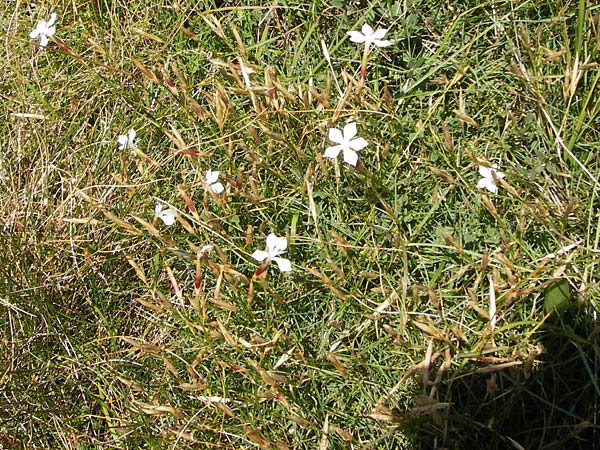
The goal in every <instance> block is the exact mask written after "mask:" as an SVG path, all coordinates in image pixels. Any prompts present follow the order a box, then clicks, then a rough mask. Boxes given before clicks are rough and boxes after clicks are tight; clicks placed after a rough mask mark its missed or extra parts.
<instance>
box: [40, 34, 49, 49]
mask: <svg viewBox="0 0 600 450" xmlns="http://www.w3.org/2000/svg"><path fill="white" fill-rule="evenodd" d="M46 45H48V36H46V35H45V34H40V47H45V46H46Z"/></svg>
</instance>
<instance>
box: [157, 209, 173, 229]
mask: <svg viewBox="0 0 600 450" xmlns="http://www.w3.org/2000/svg"><path fill="white" fill-rule="evenodd" d="M175 217H176V216H175V213H174V212H173V211H172V210H171V209H167V210H165V211H163V212H162V213H161V214H160V216H158V218H159V219H160V220H162V221H163V222H164V224H165V225H166V226H168V227H170V226H171V225H173V224H174V223H175Z"/></svg>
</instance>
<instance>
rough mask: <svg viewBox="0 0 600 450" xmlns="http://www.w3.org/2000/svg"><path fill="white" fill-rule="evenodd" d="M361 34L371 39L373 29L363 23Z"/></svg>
mask: <svg viewBox="0 0 600 450" xmlns="http://www.w3.org/2000/svg"><path fill="white" fill-rule="evenodd" d="M361 31H362V33H363V34H364V35H365V37H369V38H370V37H371V36H372V35H373V28H371V26H370V25H369V24H368V23H365V24H364V25H363V26H362V28H361Z"/></svg>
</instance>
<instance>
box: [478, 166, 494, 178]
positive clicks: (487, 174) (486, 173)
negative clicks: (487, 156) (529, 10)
mask: <svg viewBox="0 0 600 450" xmlns="http://www.w3.org/2000/svg"><path fill="white" fill-rule="evenodd" d="M479 175H481V176H482V177H484V178H492V169H490V168H489V167H486V166H479Z"/></svg>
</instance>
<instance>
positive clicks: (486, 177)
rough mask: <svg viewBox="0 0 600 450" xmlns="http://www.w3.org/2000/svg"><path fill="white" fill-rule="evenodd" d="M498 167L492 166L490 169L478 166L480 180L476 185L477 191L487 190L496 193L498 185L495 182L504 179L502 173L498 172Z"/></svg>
mask: <svg viewBox="0 0 600 450" xmlns="http://www.w3.org/2000/svg"><path fill="white" fill-rule="evenodd" d="M497 169H498V165H497V164H493V165H492V167H486V166H479V175H481V179H480V180H479V182H478V183H477V188H478V189H483V188H485V189H487V190H488V191H490V192H491V193H493V194H497V193H498V185H497V184H496V181H497V180H499V179H500V178H504V174H503V173H502V172H498V171H497Z"/></svg>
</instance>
